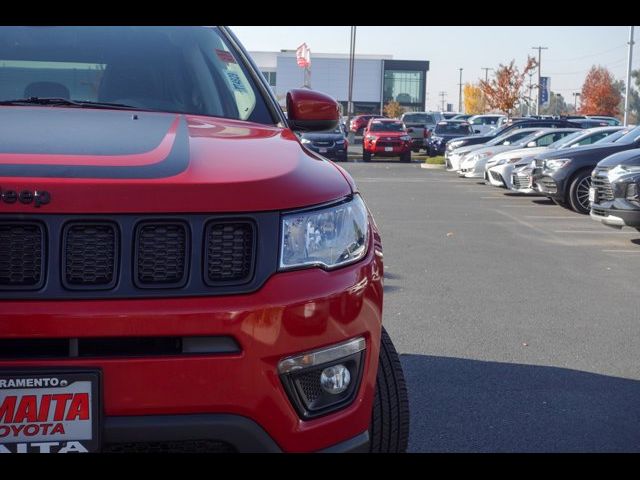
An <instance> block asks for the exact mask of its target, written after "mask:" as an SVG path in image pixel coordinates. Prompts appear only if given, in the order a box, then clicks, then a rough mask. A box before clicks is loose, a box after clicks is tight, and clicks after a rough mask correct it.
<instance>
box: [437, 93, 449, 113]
mask: <svg viewBox="0 0 640 480" xmlns="http://www.w3.org/2000/svg"><path fill="white" fill-rule="evenodd" d="M439 95H440V99H441V100H442V110H440V111H441V112H444V97H446V96H447V92H440V93H439Z"/></svg>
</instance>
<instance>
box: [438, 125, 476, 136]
mask: <svg viewBox="0 0 640 480" xmlns="http://www.w3.org/2000/svg"><path fill="white" fill-rule="evenodd" d="M434 133H435V134H436V135H470V134H471V133H473V131H472V130H471V127H470V126H469V124H468V123H444V124H438V125H436V128H435V130H434Z"/></svg>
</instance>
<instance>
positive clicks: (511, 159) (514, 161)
mask: <svg viewBox="0 0 640 480" xmlns="http://www.w3.org/2000/svg"><path fill="white" fill-rule="evenodd" d="M520 160H522V158H518V157H516V158H510V159H509V163H518V162H519V161H520Z"/></svg>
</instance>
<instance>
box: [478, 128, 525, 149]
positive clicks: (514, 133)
mask: <svg viewBox="0 0 640 480" xmlns="http://www.w3.org/2000/svg"><path fill="white" fill-rule="evenodd" d="M532 133H533V132H532V131H531V130H522V129H518V130H511V131H509V132H507V133H504V134H502V135H500V136H498V137H496V138H494V139H493V140H491V141H489V142H487V143H486V145H500V144H502V143H503V142H505V141H508V142H509V143H510V144H511V143H515V142H517V141H518V140H520V139H521V138H524V137H526V136H528V135H531V134H532Z"/></svg>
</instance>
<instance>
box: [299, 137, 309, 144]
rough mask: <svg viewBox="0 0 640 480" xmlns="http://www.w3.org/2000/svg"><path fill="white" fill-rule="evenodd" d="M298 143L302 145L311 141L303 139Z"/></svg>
mask: <svg viewBox="0 0 640 480" xmlns="http://www.w3.org/2000/svg"><path fill="white" fill-rule="evenodd" d="M300 143H302V144H307V143H311V140H309V139H308V138H303V139H302V140H300Z"/></svg>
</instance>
